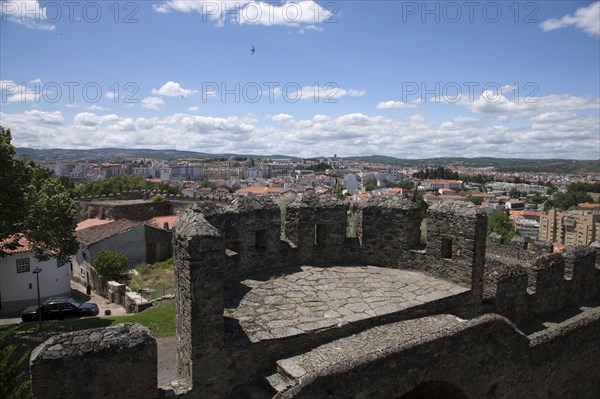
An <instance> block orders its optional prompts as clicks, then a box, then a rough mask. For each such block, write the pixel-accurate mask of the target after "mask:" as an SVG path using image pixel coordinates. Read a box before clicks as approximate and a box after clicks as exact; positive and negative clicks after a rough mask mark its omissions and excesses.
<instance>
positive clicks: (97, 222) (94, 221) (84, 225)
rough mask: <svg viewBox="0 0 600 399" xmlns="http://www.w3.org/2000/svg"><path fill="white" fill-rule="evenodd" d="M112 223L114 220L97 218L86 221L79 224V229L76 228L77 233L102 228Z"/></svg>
mask: <svg viewBox="0 0 600 399" xmlns="http://www.w3.org/2000/svg"><path fill="white" fill-rule="evenodd" d="M112 222H114V220H112V219H96V218H91V219H86V220H84V221H83V222H79V223H77V227H75V231H79V230H82V229H87V228H88V227H93V226H100V225H103V224H108V223H112Z"/></svg>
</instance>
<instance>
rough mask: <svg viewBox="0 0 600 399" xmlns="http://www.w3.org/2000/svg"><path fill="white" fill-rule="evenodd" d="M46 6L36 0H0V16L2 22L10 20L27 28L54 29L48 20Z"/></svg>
mask: <svg viewBox="0 0 600 399" xmlns="http://www.w3.org/2000/svg"><path fill="white" fill-rule="evenodd" d="M55 7H56V5H55ZM59 7H60V6H59ZM47 8H48V7H44V6H42V5H41V4H40V2H39V1H38V0H18V1H12V0H3V1H2V2H0V16H1V17H2V22H4V21H10V22H13V23H16V24H19V25H23V26H25V27H26V28H29V29H40V30H54V29H55V26H54V25H52V24H51V23H50V22H49V20H48V15H47V13H46V11H47Z"/></svg>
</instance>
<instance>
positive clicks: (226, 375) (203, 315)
mask: <svg viewBox="0 0 600 399" xmlns="http://www.w3.org/2000/svg"><path fill="white" fill-rule="evenodd" d="M452 210H454V208H452ZM450 211H451V210H449V209H446V208H444V206H437V207H432V209H431V210H430V220H431V222H430V223H431V226H432V227H431V229H430V231H431V233H430V237H432V244H431V245H432V247H431V249H430V248H429V247H428V248H427V250H426V251H425V253H424V254H423V256H422V257H421V258H420V259H419V262H416V265H415V264H411V258H410V255H409V254H411V248H413V247H415V246H416V245H418V240H419V237H420V225H421V217H420V210H419V209H418V208H417V207H416V206H414V205H413V204H412V203H410V202H409V201H407V200H405V199H403V198H400V197H398V198H390V199H386V200H372V201H367V202H366V203H365V204H363V205H362V207H361V208H360V209H359V210H358V212H359V227H358V229H357V230H358V241H359V243H360V244H361V245H359V246H358V247H357V246H354V245H351V244H349V243H351V242H352V241H353V240H352V239H351V238H348V237H346V228H347V219H348V217H347V216H348V205H347V204H346V203H344V202H342V201H339V200H337V199H335V198H334V197H325V196H321V197H316V196H306V197H304V198H303V199H301V200H296V201H293V202H291V203H290V204H288V206H287V209H286V216H285V232H286V235H287V240H283V241H282V240H280V229H281V225H280V224H281V222H280V221H281V219H280V216H281V215H280V209H279V207H277V206H276V205H275V204H274V203H272V202H271V201H270V200H268V199H248V198H239V199H236V200H234V201H232V202H231V203H229V204H218V203H201V204H197V205H195V206H194V207H193V208H192V210H191V211H189V212H187V213H186V214H184V215H183V216H182V217H181V218H180V219H179V221H178V222H177V223H176V224H175V227H174V229H175V238H174V243H175V244H174V247H175V251H174V252H175V259H174V261H175V266H176V282H177V283H176V287H177V291H176V300H177V307H178V309H181V311H178V331H177V334H178V340H179V342H180V343H181V345H180V348H179V350H178V358H179V367H178V371H179V374H178V378H179V379H180V380H184V381H188V382H190V383H191V385H192V386H193V387H194V391H195V392H197V394H198V395H200V396H203V397H219V396H228V395H233V394H234V392H237V389H239V387H240V386H242V385H244V384H246V383H248V382H250V381H251V380H252V379H254V378H256V375H257V374H259V373H260V372H261V371H263V370H265V369H266V368H268V367H269V365H270V364H272V363H273V362H274V361H275V360H276V359H278V358H280V357H282V356H284V355H285V354H286V353H289V352H290V348H293V350H295V351H303V350H310V348H313V347H315V346H317V345H318V344H319V343H321V342H323V341H327V340H332V339H337V338H340V337H343V336H347V335H351V334H353V333H357V332H359V331H361V330H364V329H366V328H369V327H372V326H374V325H378V324H385V323H389V322H394V321H397V320H399V319H401V318H406V317H420V316H424V315H429V314H435V313H438V312H441V311H442V312H443V311H452V310H455V311H459V309H462V308H465V307H467V306H471V307H473V305H474V304H476V303H477V302H480V300H481V291H482V275H483V267H484V264H483V260H484V256H485V229H486V225H485V222H486V219H485V218H484V217H483V218H482V216H481V214H480V213H478V212H476V211H475V208H474V207H473V206H465V205H464V204H461V209H460V212H458V211H457V212H454V213H452V212H450ZM382 226H384V227H382ZM482 232H483V233H482ZM481 237H483V238H481ZM442 239H447V240H448V241H449V242H450V243H451V244H450V247H451V248H450V252H449V253H448V254H442V249H441V248H438V246H441V245H442ZM381 242H386V243H389V247H390V249H389V251H387V250H386V248H387V246H386V245H381V244H379V243H381ZM445 256H447V257H445ZM336 263H344V264H352V263H366V264H372V265H377V266H384V267H393V268H412V269H416V268H418V269H420V270H422V271H424V272H430V273H433V274H435V275H437V276H441V277H444V278H447V279H449V280H451V281H453V282H456V283H459V284H461V285H463V286H465V287H468V288H471V290H470V291H467V292H466V293H465V294H460V295H455V296H453V297H449V298H446V299H444V300H439V301H432V302H430V303H427V304H425V305H424V306H421V307H417V308H415V309H413V310H411V311H407V312H404V313H402V314H390V315H385V316H382V317H373V318H371V319H367V320H364V321H361V322H359V323H351V324H349V325H346V326H343V327H339V328H335V329H327V330H324V331H318V332H314V333H312V334H301V335H297V336H291V337H286V338H283V339H279V340H273V339H267V340H261V341H259V342H253V343H250V342H245V343H242V344H239V342H235V340H233V341H229V343H227V342H226V341H227V340H226V337H225V323H229V322H233V320H226V317H225V316H224V315H223V312H224V307H225V304H224V302H223V298H224V289H225V285H226V281H227V280H230V279H236V278H242V276H245V275H248V274H252V273H258V272H261V271H265V270H267V269H269V268H272V267H273V266H277V265H288V266H289V265H294V264H296V265H302V264H336ZM425 265H427V266H425ZM475 307H476V306H475ZM459 313H460V312H459ZM241 364H243V365H244V367H239V366H237V365H241Z"/></svg>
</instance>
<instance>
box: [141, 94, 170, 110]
mask: <svg viewBox="0 0 600 399" xmlns="http://www.w3.org/2000/svg"><path fill="white" fill-rule="evenodd" d="M164 103H165V102H164V101H163V99H162V98H160V97H146V98H144V99H143V100H142V108H146V109H151V110H154V111H158V110H159V109H160V106H161V105H163V104H164Z"/></svg>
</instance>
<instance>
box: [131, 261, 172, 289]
mask: <svg viewBox="0 0 600 399" xmlns="http://www.w3.org/2000/svg"><path fill="white" fill-rule="evenodd" d="M135 270H136V271H137V272H138V274H137V275H135V276H132V277H131V278H130V279H129V282H128V283H127V285H128V286H129V288H131V290H132V291H136V292H137V291H138V290H139V289H140V288H149V289H150V294H151V296H150V299H156V298H159V297H161V296H163V295H170V294H173V293H175V272H174V269H173V260H172V258H171V259H170V260H167V261H164V262H157V263H155V264H154V266H148V265H146V264H144V263H142V264H140V265H138V266H137V267H136V268H135Z"/></svg>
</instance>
